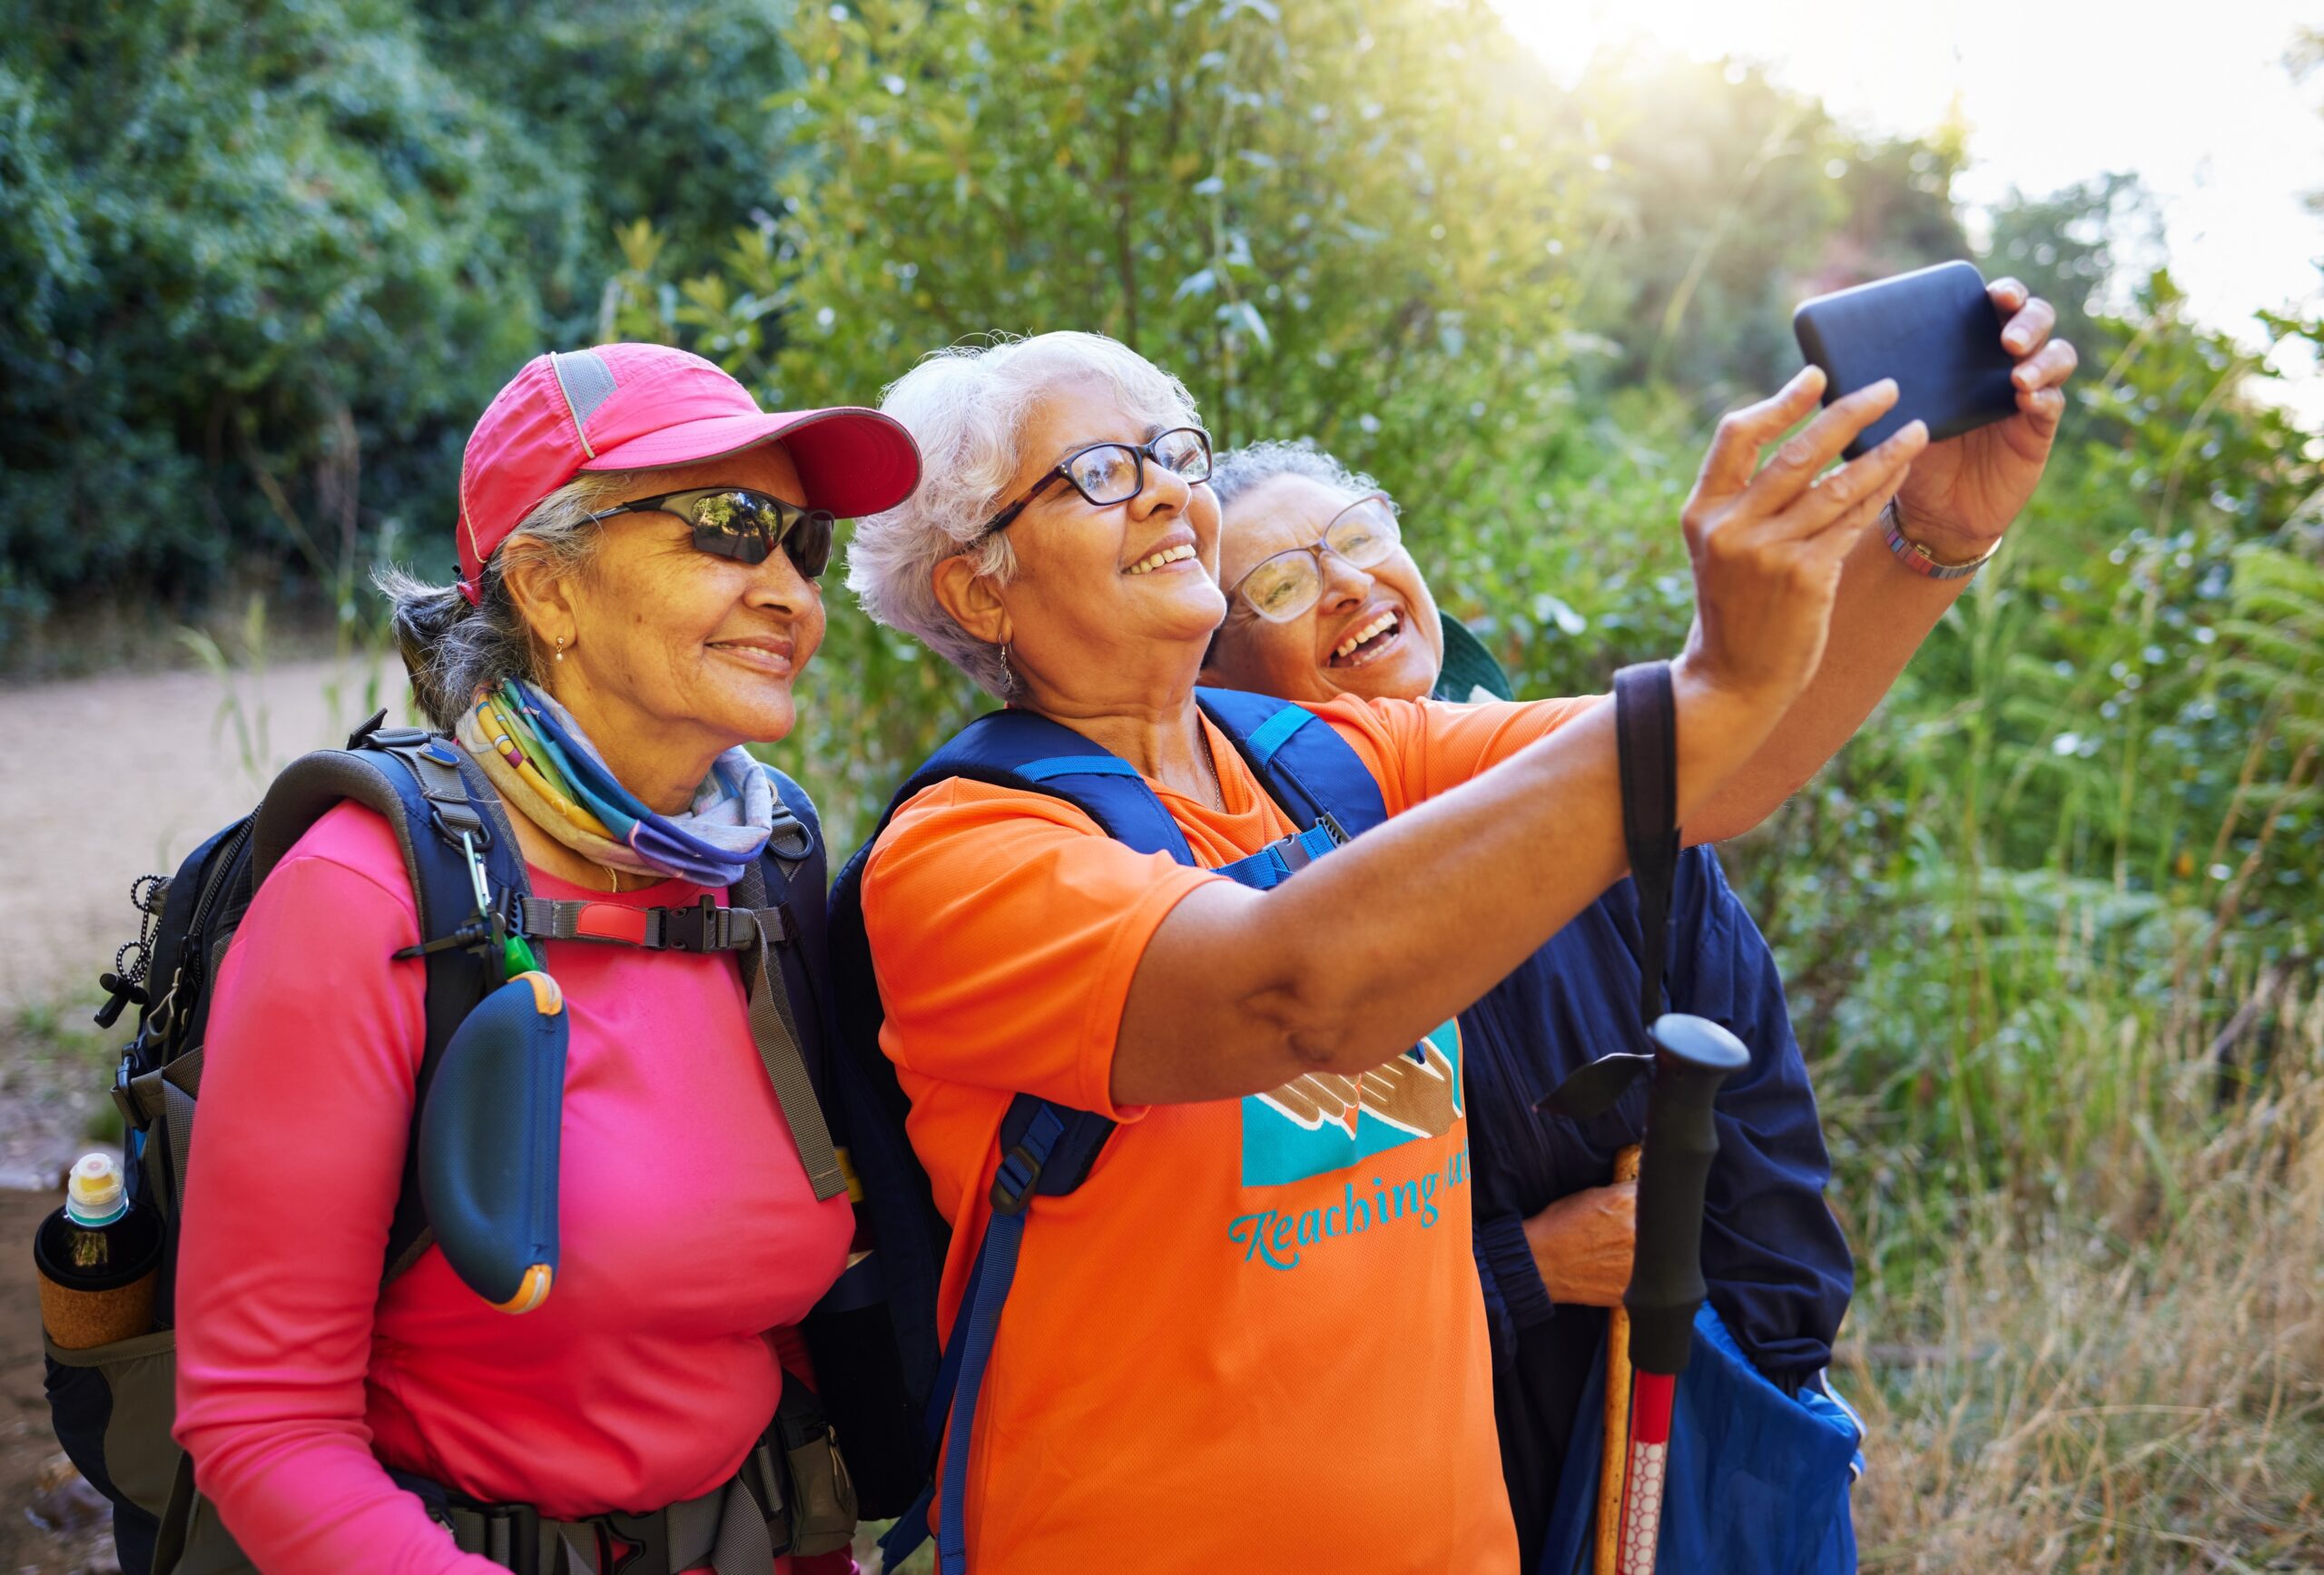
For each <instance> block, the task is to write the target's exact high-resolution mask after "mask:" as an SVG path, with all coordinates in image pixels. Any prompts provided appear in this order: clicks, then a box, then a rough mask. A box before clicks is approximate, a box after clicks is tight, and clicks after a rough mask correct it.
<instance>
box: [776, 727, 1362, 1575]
mask: <svg viewBox="0 0 2324 1575" xmlns="http://www.w3.org/2000/svg"><path fill="white" fill-rule="evenodd" d="M1196 703H1197V704H1199V705H1200V707H1201V708H1202V711H1203V714H1205V715H1206V716H1207V717H1208V718H1209V719H1210V721H1211V722H1212V723H1213V724H1215V725H1216V726H1217V727H1218V729H1219V730H1220V731H1221V732H1223V733H1226V736H1227V738H1228V739H1229V740H1230V741H1231V742H1232V743H1234V745H1235V747H1236V751H1237V753H1240V754H1241V755H1242V756H1243V758H1244V760H1245V762H1246V763H1248V764H1249V766H1250V767H1251V770H1252V772H1253V773H1254V774H1256V776H1257V777H1258V779H1259V781H1260V783H1262V784H1264V786H1265V789H1266V792H1267V793H1268V795H1269V796H1270V797H1272V798H1273V799H1274V800H1275V802H1276V804H1277V805H1278V806H1280V807H1281V808H1282V809H1283V810H1284V812H1285V814H1286V815H1288V816H1289V818H1290V819H1291V822H1292V823H1293V824H1294V825H1296V826H1301V827H1305V830H1304V831H1301V832H1297V833H1296V834H1295V835H1293V836H1289V837H1285V838H1284V839H1282V840H1281V841H1279V842H1275V843H1273V844H1271V845H1270V846H1268V847H1267V848H1265V849H1263V850H1262V851H1259V852H1257V853H1254V854H1252V855H1250V856H1249V857H1247V858H1244V859H1240V860H1237V861H1235V862H1234V863H1232V864H1228V865H1225V866H1222V867H1221V868H1220V869H1219V870H1218V871H1216V872H1217V873H1219V874H1222V875H1226V876H1227V877H1228V878H1229V879H1232V880H1235V881H1239V882H1241V883H1242V884H1244V885H1246V886H1252V887H1256V888H1258V889H1260V890H1265V889H1268V888H1271V887H1274V886H1276V885H1279V884H1281V883H1282V882H1283V881H1285V880H1288V879H1289V878H1290V877H1291V876H1292V875H1293V874H1294V873H1295V872H1296V871H1299V870H1300V869H1302V868H1304V867H1305V866H1306V865H1307V864H1308V863H1310V862H1312V861H1315V859H1317V858H1320V857H1322V856H1323V855H1324V854H1325V853H1327V852H1329V851H1331V850H1332V849H1333V848H1334V847H1337V846H1339V845H1340V844H1342V843H1344V842H1346V841H1347V840H1348V839H1350V838H1352V837H1354V836H1358V835H1360V834H1362V833H1363V832H1365V831H1367V830H1369V829H1370V828H1372V827H1373V826H1375V825H1377V824H1379V823H1380V822H1383V821H1384V820H1385V819H1386V818H1387V808H1386V805H1385V803H1384V801H1383V799H1382V797H1381V792H1380V785H1379V783H1378V782H1377V781H1375V780H1374V777H1373V775H1372V773H1371V772H1370V770H1369V769H1367V768H1366V767H1365V765H1364V761H1363V759H1362V757H1360V756H1359V755H1358V754H1357V753H1355V751H1354V748H1353V747H1352V746H1350V745H1349V744H1348V743H1347V742H1346V741H1345V740H1344V739H1343V738H1341V737H1340V735H1339V734H1338V733H1335V732H1334V731H1333V730H1332V729H1331V728H1330V727H1329V726H1328V725H1326V724H1323V723H1321V722H1320V721H1318V720H1317V718H1316V717H1315V715H1314V714H1313V713H1311V712H1308V711H1305V710H1304V709H1302V708H1301V707H1299V706H1297V705H1295V704H1291V703H1289V702H1287V701H1282V700H1275V699H1270V698H1268V697H1266V696H1265V695H1259V694H1243V693H1240V692H1237V691H1232V690H1222V689H1198V690H1196ZM954 777H967V778H970V779H971V780H973V781H977V782H983V783H992V784H994V785H997V786H1000V787H1009V788H1016V789H1019V790H1022V791H1026V792H1039V793H1045V794H1048V795H1049V796H1050V797H1053V798H1058V799H1062V800H1064V801H1065V802H1068V803H1069V804H1072V805H1073V806H1074V807H1075V808H1077V809H1078V810H1080V811H1081V812H1083V813H1084V814H1087V815H1088V817H1089V818H1090V819H1091V820H1093V821H1095V822H1097V823H1098V826H1099V827H1100V828H1101V829H1102V830H1103V831H1104V832H1106V834H1107V835H1108V836H1110V837H1112V838H1113V839H1115V840H1116V841H1117V842H1124V843H1127V844H1128V846H1130V847H1131V848H1134V849H1136V850H1137V851H1139V852H1142V853H1167V854H1168V855H1169V856H1170V857H1171V858H1172V859H1174V860H1176V861H1177V862H1179V863H1181V864H1187V865H1192V864H1194V863H1195V862H1196V859H1195V856H1194V853H1193V851H1192V850H1191V849H1190V848H1188V846H1187V839H1186V835H1185V833H1184V832H1181V831H1179V829H1178V826H1177V822H1175V821H1173V820H1172V819H1171V818H1170V813H1169V811H1168V810H1167V809H1166V808H1165V807H1164V806H1163V803H1162V802H1161V800H1160V799H1159V798H1157V796H1156V795H1155V792H1154V790H1153V789H1152V788H1151V787H1149V786H1148V785H1147V783H1146V781H1145V779H1144V778H1143V777H1141V776H1140V775H1139V774H1138V773H1137V768H1136V767H1134V766H1132V765H1131V764H1130V763H1128V762H1127V761H1125V760H1123V759H1121V758H1120V757H1119V756H1118V755H1115V754H1113V753H1109V752H1108V751H1107V750H1105V749H1103V748H1101V747H1099V746H1098V745H1097V744H1095V743H1091V742H1090V741H1089V740H1088V739H1087V738H1084V737H1083V736H1082V735H1081V734H1079V733H1076V732H1074V731H1073V730H1072V729H1070V728H1068V727H1065V726H1063V725H1061V724H1058V723H1055V722H1051V721H1049V720H1048V719H1047V718H1045V717H1040V716H1036V715H1034V714H1031V713H1029V712H1024V711H1000V712H993V713H990V714H987V715H984V716H981V717H979V718H978V719H977V720H976V721H974V722H972V723H970V724H969V725H968V727H967V728H965V729H964V730H963V731H962V732H961V733H960V734H958V735H957V736H956V737H954V738H953V739H952V741H951V742H950V743H947V744H946V745H945V746H944V747H943V748H942V749H940V750H939V751H937V753H935V754H934V755H932V756H931V757H930V759H929V760H928V762H927V763H925V764H924V765H922V766H921V768H920V769H919V770H918V771H916V772H914V773H912V775H911V779H910V780H909V781H907V782H906V783H904V784H903V786H902V787H901V788H899V789H897V791H896V794H895V797H894V798H893V799H891V801H890V802H889V804H888V807H887V810H886V812H884V813H882V814H881V817H880V822H879V824H878V826H877V827H875V828H874V829H873V831H872V835H871V836H870V837H869V838H867V839H866V840H865V842H864V843H863V845H862V847H861V848H859V849H858V850H857V851H856V852H855V853H854V855H853V856H852V857H851V858H850V859H849V860H848V861H847V863H846V864H845V865H844V866H843V867H842V869H841V871H840V873H839V876H838V879H837V880H836V881H834V882H833V885H832V898H831V930H830V942H831V960H832V984H833V988H834V990H835V993H836V996H837V999H838V1003H839V1028H840V1033H839V1037H838V1039H837V1041H836V1046H835V1053H834V1054H833V1056H832V1065H831V1078H832V1085H833V1087H834V1088H835V1089H836V1090H837V1091H838V1094H839V1098H837V1099H836V1101H835V1104H836V1105H837V1107H838V1111H839V1117H840V1119H841V1120H842V1121H843V1122H845V1123H846V1124H847V1126H846V1131H845V1133H844V1135H843V1137H842V1143H843V1145H844V1147H846V1148H847V1150H848V1151H849V1153H850V1154H851V1155H852V1158H853V1162H854V1166H853V1168H854V1175H855V1176H856V1178H857V1179H858V1180H859V1181H860V1183H861V1186H862V1196H861V1198H860V1200H859V1204H858V1217H859V1219H861V1220H862V1221H863V1222H864V1224H865V1225H866V1226H868V1227H869V1229H870V1232H871V1233H872V1242H873V1248H872V1255H871V1256H870V1257H869V1258H867V1259H866V1260H865V1261H864V1263H863V1264H860V1265H857V1266H858V1268H864V1267H869V1266H872V1265H877V1264H882V1263H883V1264H885V1265H887V1270H886V1272H887V1280H886V1285H885V1288H884V1293H883V1294H880V1295H878V1296H876V1297H870V1298H867V1299H866V1300H865V1303H864V1304H865V1305H867V1306H870V1307H872V1308H875V1309H876V1315H877V1316H878V1317H879V1318H881V1319H883V1320H885V1324H883V1326H881V1329H880V1330H879V1332H878V1337H880V1338H884V1339H887V1340H891V1341H892V1342H893V1344H894V1352H895V1359H894V1361H893V1363H891V1364H883V1365H886V1366H889V1367H891V1370H892V1371H893V1372H894V1373H896V1374H897V1376H898V1377H899V1378H900V1379H901V1384H902V1390H901V1393H898V1394H896V1395H893V1396H891V1397H890V1405H891V1409H890V1410H889V1411H888V1412H886V1413H883V1414H882V1415H881V1416H879V1417H877V1418H857V1417H853V1416H852V1415H850V1414H849V1413H848V1412H847V1411H846V1410H845V1409H844V1407H845V1405H846V1403H847V1398H848V1397H845V1396H832V1395H826V1396H825V1403H826V1406H827V1407H828V1408H829V1409H830V1411H831V1415H832V1423H833V1426H834V1427H835V1429H836V1430H837V1432H839V1435H840V1436H841V1438H842V1439H846V1438H848V1437H850V1436H851V1435H852V1433H853V1432H857V1431H861V1430H864V1429H866V1428H873V1429H878V1430H881V1431H882V1432H885V1433H887V1434H888V1435H890V1436H895V1437H900V1438H901V1439H904V1440H906V1441H909V1444H908V1447H900V1448H898V1449H897V1450H896V1451H895V1452H893V1453H892V1454H891V1457H890V1459H889V1461H888V1463H889V1464H890V1465H892V1466H894V1467H897V1468H899V1471H898V1474H897V1475H895V1476H893V1477H886V1478H882V1479H881V1480H880V1481H866V1480H865V1477H864V1473H863V1472H862V1469H861V1468H859V1467H857V1466H856V1464H855V1462H854V1459H853V1457H852V1456H851V1457H850V1466H851V1468H852V1469H853V1470H855V1473H856V1486H857V1491H858V1493H859V1495H860V1497H861V1499H862V1504H863V1508H864V1512H865V1514H866V1515H867V1516H873V1517H877V1518H886V1517H888V1516H895V1517H898V1519H897V1524H896V1525H895V1527H894V1528H893V1529H892V1530H891V1531H890V1532H889V1533H888V1535H887V1536H886V1537H884V1538H883V1539H881V1553H882V1555H883V1557H884V1559H885V1562H886V1567H887V1568H889V1569H891V1570H892V1569H895V1568H897V1567H898V1566H899V1565H901V1563H902V1561H903V1560H904V1559H905V1557H906V1556H907V1555H909V1554H910V1553H911V1551H912V1550H914V1549H915V1548H917V1547H918V1546H919V1545H920V1544H921V1542H922V1541H926V1540H927V1539H928V1538H929V1536H930V1535H931V1528H930V1526H929V1523H928V1511H929V1507H930V1504H931V1499H933V1498H934V1497H935V1492H936V1488H937V1487H938V1485H939V1484H938V1483H937V1482H936V1481H935V1480H934V1477H933V1471H934V1468H935V1464H936V1462H937V1461H938V1460H939V1458H940V1459H941V1462H942V1472H943V1475H942V1481H941V1484H940V1485H941V1487H942V1496H941V1514H940V1525H939V1526H938V1527H937V1528H935V1531H934V1535H935V1537H936V1541H937V1549H938V1556H939V1561H940V1562H939V1568H940V1570H941V1571H942V1572H943V1575H963V1572H964V1571H965V1570H967V1567H968V1559H967V1551H966V1521H965V1502H964V1501H965V1499H966V1496H967V1483H968V1463H969V1440H970V1430H971V1427H972V1425H973V1422H974V1418H975V1413H976V1403H977V1397H978V1393H979V1392H980V1387H981V1384H982V1383H983V1377H984V1369H985V1364H986V1362H987V1360H988V1359H989V1358H990V1355H991V1352H992V1345H993V1340H994V1337H995V1335H996V1334H997V1333H998V1331H999V1328H1000V1315H1001V1308H1002V1305H1003V1304H1004V1303H1005V1301H1006V1299H1007V1297H1008V1294H1009V1285H1010V1282H1011V1280H1012V1278H1013V1276H1014V1275H1015V1273H1016V1264H1017V1256H1018V1252H1019V1246H1020V1245H1021V1243H1022V1240H1023V1236H1024V1233H1025V1229H1026V1224H1027V1216H1028V1206H1029V1204H1030V1203H1031V1201H1032V1199H1034V1198H1035V1197H1039V1196H1063V1195H1065V1194H1067V1193H1069V1192H1071V1191H1073V1190H1074V1189H1075V1188H1076V1187H1078V1186H1080V1184H1081V1182H1082V1181H1083V1180H1084V1179H1085V1178H1086V1177H1087V1176H1088V1174H1089V1172H1090V1169H1091V1167H1092V1166H1094V1165H1095V1163H1096V1162H1097V1159H1098V1154H1099V1152H1100V1151H1101V1150H1102V1149H1103V1147H1104V1146H1105V1143H1106V1139H1107V1138H1108V1136H1110V1135H1111V1133H1112V1131H1113V1125H1114V1124H1113V1123H1112V1122H1110V1121H1108V1120H1107V1119H1105V1118H1104V1117H1099V1116H1097V1115H1093V1114H1091V1113H1090V1112H1088V1111H1085V1110H1076V1109H1072V1108H1070V1107H1066V1106H1062V1105H1058V1104H1054V1103H1052V1102H1050V1101H1049V1100H1045V1099H1040V1098H1035V1097H1034V1096H1032V1095H1029V1094H1019V1095H1018V1096H1017V1098H1015V1099H1014V1100H1013V1101H1012V1102H1011V1104H1010V1105H1009V1110H1008V1113H1007V1115H1006V1116H1005V1117H1003V1119H1002V1121H1001V1126H1000V1138H999V1147H1000V1153H1001V1155H1002V1159H1001V1162H1000V1173H999V1175H998V1176H997V1178H996V1179H995V1181H994V1184H993V1191H992V1203H993V1212H992V1216H991V1220H990V1224H989V1225H988V1226H987V1227H986V1231H985V1235H984V1239H983V1240H982V1241H981V1242H980V1244H979V1245H978V1249H977V1254H976V1258H975V1262H974V1264H973V1265H972V1266H971V1268H970V1274H969V1282H968V1286H967V1288H966V1290H965V1291H964V1292H963V1293H962V1295H961V1300H960V1308H959V1310H958V1312H957V1314H955V1316H954V1318H953V1322H952V1331H951V1337H950V1340H949V1341H948V1342H944V1343H941V1344H940V1342H939V1341H938V1339H937V1306H936V1287H937V1284H938V1281H939V1279H940V1276H941V1274H942V1270H943V1266H944V1259H945V1254H946V1251H947V1249H948V1247H949V1245H950V1236H951V1233H950V1227H949V1226H947V1225H946V1224H945V1222H944V1220H943V1218H942V1216H940V1215H939V1214H938V1212H937V1210H936V1207H935V1205H934V1203H933V1201H932V1200H931V1196H930V1192H929V1186H928V1181H927V1177H926V1176H925V1174H924V1173H923V1172H922V1171H921V1168H920V1166H919V1163H918V1161H917V1159H916V1158H915V1157H914V1156H913V1154H912V1151H911V1144H910V1141H909V1139H908V1138H907V1137H906V1136H905V1132H904V1117H905V1116H906V1115H907V1114H908V1112H909V1111H910V1108H911V1102H910V1100H909V1099H908V1098H906V1097H905V1095H904V1092H903V1090H902V1088H901V1086H900V1085H899V1083H898V1082H897V1079H896V1073H895V1068H894V1066H893V1065H892V1064H891V1062H890V1061H889V1060H888V1058H887V1057H886V1055H885V1054H884V1053H883V1052H882V1051H881V1048H880V1026H881V1020H882V1018H883V1015H884V1014H883V1012H882V1010H881V1005H880V997H879V987H878V983H877V981H876V979H875V978H874V976H873V971H872V952H871V943H870V940H869V937H868V936H867V934H866V932H865V930H864V924H863V909H862V880H863V867H864V864H865V861H867V860H868V859H869V857H870V855H871V851H872V846H873V844H874V843H876V842H878V841H879V838H880V835H881V832H885V831H886V830H887V828H888V824H889V822H891V821H892V820H893V819H894V818H895V815H896V812H897V811H899V810H900V809H901V808H902V807H903V806H904V804H905V803H907V802H910V801H911V799H912V798H913V797H914V796H916V795H917V794H919V793H920V792H922V791H924V790H926V789H927V788H930V787H932V786H934V785H935V784H937V783H941V782H945V781H948V780H950V779H952V778H954ZM851 1272H852V1271H851ZM833 1299H836V1297H834V1298H827V1300H833ZM815 1322H816V1321H815V1320H814V1319H810V1321H809V1324H808V1328H809V1332H810V1335H811V1339H810V1346H811V1349H812V1347H813V1344H814V1342H813V1340H812V1334H813V1333H814V1329H815ZM857 1337H858V1338H859V1339H865V1338H871V1337H872V1336H871V1334H869V1332H868V1331H867V1330H865V1329H862V1328H859V1330H858V1331H857ZM816 1356H817V1360H818V1362H819V1363H820V1362H821V1361H822V1353H821V1352H820V1351H818V1352H817V1353H816ZM899 1429H901V1432H899V1431H898V1430H899ZM875 1506H876V1507H875Z"/></svg>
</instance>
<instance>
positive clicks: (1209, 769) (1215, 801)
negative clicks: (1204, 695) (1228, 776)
mask: <svg viewBox="0 0 2324 1575" xmlns="http://www.w3.org/2000/svg"><path fill="white" fill-rule="evenodd" d="M1199 742H1200V743H1201V744H1202V752H1201V760H1202V769H1203V771H1204V773H1206V775H1208V776H1209V778H1210V796H1211V805H1212V807H1213V808H1214V809H1216V810H1217V812H1219V813H1220V814H1222V815H1223V814H1225V813H1226V783H1224V782H1222V781H1220V780H1219V775H1218V763H1217V762H1216V761H1215V760H1213V759H1212V758H1211V755H1210V731H1209V730H1208V729H1207V728H1206V729H1204V730H1203V732H1202V733H1201V735H1200V737H1199Z"/></svg>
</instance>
